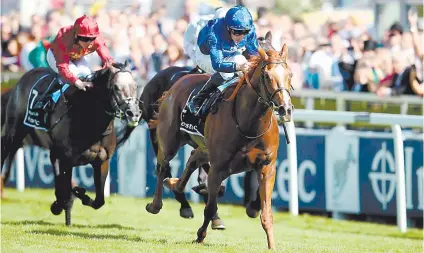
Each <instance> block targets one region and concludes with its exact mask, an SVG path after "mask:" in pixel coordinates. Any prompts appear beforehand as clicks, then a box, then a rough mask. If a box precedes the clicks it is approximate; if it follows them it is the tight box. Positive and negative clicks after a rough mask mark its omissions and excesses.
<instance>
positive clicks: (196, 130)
mask: <svg viewBox="0 0 424 253" xmlns="http://www.w3.org/2000/svg"><path fill="white" fill-rule="evenodd" d="M237 80H238V78H237V77H235V78H233V79H230V80H229V81H227V82H225V83H224V84H222V85H220V86H218V87H217V88H216V89H215V90H214V91H213V92H212V93H210V94H209V96H208V97H207V98H206V99H205V100H204V102H203V104H202V105H201V107H200V109H199V110H200V111H199V115H198V116H195V115H194V114H192V113H191V112H190V110H189V109H188V102H189V101H190V100H191V98H192V97H193V96H195V95H197V93H199V91H200V89H201V88H202V85H199V86H197V87H196V88H194V90H193V91H192V92H191V93H190V96H189V97H188V99H187V101H186V103H185V106H184V109H183V110H182V112H181V117H180V119H181V120H180V121H181V124H180V130H182V131H184V132H187V133H189V134H194V135H199V136H202V137H204V124H205V121H206V117H207V116H208V114H209V113H212V114H215V113H216V112H217V111H218V105H219V103H220V102H221V100H222V96H223V94H224V91H225V89H227V88H228V87H229V86H230V85H232V84H234V83H236V82H237Z"/></svg>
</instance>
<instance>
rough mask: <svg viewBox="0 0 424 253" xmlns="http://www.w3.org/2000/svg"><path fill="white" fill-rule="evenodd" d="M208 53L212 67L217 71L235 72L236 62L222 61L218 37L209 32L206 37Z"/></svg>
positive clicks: (222, 56)
mask: <svg viewBox="0 0 424 253" xmlns="http://www.w3.org/2000/svg"><path fill="white" fill-rule="evenodd" d="M207 44H208V47H209V48H210V50H209V55H210V57H211V62H212V68H213V69H214V70H215V71H217V72H224V73H234V72H236V71H237V70H236V63H235V62H228V61H224V55H223V54H222V50H221V48H220V47H219V46H218V39H217V38H216V36H215V35H214V34H209V36H208V39H207Z"/></svg>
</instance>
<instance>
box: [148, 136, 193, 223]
mask: <svg viewBox="0 0 424 253" xmlns="http://www.w3.org/2000/svg"><path fill="white" fill-rule="evenodd" d="M149 131H150V142H151V143H152V146H153V150H154V151H155V155H156V156H157V154H158V142H157V139H156V129H150V130H149ZM159 170H160V165H159V163H158V164H157V165H156V172H157V173H159ZM166 177H167V178H168V177H172V175H171V171H169V174H168V175H166ZM172 192H173V193H174V195H175V199H176V200H177V201H178V202H179V203H180V204H181V206H180V216H181V217H183V218H186V219H190V218H193V217H194V214H193V210H192V209H191V206H190V204H189V203H188V201H187V198H186V196H185V194H184V193H183V192H177V191H172Z"/></svg>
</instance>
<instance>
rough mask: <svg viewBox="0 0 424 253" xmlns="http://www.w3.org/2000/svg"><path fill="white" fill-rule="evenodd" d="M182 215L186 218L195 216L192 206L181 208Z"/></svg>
mask: <svg viewBox="0 0 424 253" xmlns="http://www.w3.org/2000/svg"><path fill="white" fill-rule="evenodd" d="M180 216H181V217H183V218H184V219H192V218H193V217H194V214H193V210H192V209H191V207H187V208H180Z"/></svg>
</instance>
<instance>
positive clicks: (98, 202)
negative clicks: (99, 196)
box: [91, 200, 105, 210]
mask: <svg viewBox="0 0 424 253" xmlns="http://www.w3.org/2000/svg"><path fill="white" fill-rule="evenodd" d="M104 204H105V201H104V200H94V201H93V202H92V203H91V207H92V208H93V209H95V210H97V209H99V208H100V207H102V206H103V205H104Z"/></svg>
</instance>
